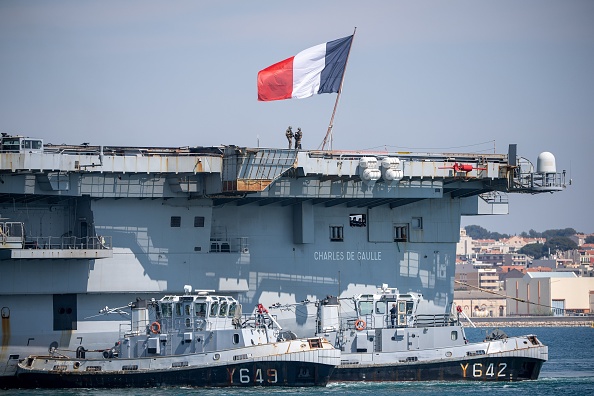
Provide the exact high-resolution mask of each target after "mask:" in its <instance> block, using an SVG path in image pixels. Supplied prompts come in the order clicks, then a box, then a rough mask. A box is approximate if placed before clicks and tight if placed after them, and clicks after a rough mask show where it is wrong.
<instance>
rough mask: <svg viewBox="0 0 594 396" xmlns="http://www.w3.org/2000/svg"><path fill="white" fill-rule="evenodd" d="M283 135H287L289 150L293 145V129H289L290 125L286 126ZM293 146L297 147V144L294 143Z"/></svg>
mask: <svg viewBox="0 0 594 396" xmlns="http://www.w3.org/2000/svg"><path fill="white" fill-rule="evenodd" d="M285 136H286V137H287V140H288V141H289V150H291V147H292V146H293V129H291V126H289V127H288V128H287V132H285ZM295 148H297V144H295Z"/></svg>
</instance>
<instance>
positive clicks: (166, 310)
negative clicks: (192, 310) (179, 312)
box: [161, 303, 172, 318]
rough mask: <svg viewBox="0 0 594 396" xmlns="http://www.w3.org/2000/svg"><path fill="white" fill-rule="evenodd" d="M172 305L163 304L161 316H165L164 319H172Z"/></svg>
mask: <svg viewBox="0 0 594 396" xmlns="http://www.w3.org/2000/svg"><path fill="white" fill-rule="evenodd" d="M171 312H172V310H171V303H162V304H161V315H163V317H164V318H170V317H171Z"/></svg>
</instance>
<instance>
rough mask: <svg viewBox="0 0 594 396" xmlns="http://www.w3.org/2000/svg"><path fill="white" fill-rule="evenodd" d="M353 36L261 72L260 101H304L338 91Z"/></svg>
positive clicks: (310, 50)
mask: <svg viewBox="0 0 594 396" xmlns="http://www.w3.org/2000/svg"><path fill="white" fill-rule="evenodd" d="M352 42H353V36H348V37H343V38H341V39H338V40H334V41H329V42H327V43H324V44H320V45H316V46H315V47H311V48H308V49H306V50H303V51H301V52H300V53H298V54H297V55H295V56H292V57H290V58H288V59H285V60H283V61H280V62H278V63H275V64H274V65H272V66H268V67H267V68H266V69H263V70H260V71H259V72H258V100H260V101H263V102H267V101H271V100H282V99H292V98H296V99H303V98H308V97H310V96H312V95H314V94H321V93H330V92H338V90H339V89H340V84H341V82H342V76H343V75H344V69H345V67H346V62H347V57H348V54H349V51H350V49H351V44H352Z"/></svg>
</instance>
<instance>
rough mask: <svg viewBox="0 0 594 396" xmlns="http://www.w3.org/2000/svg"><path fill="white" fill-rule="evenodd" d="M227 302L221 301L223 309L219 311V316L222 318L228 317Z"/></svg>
mask: <svg viewBox="0 0 594 396" xmlns="http://www.w3.org/2000/svg"><path fill="white" fill-rule="evenodd" d="M227 307H228V304H227V301H221V308H220V309H219V316H220V317H225V316H227Z"/></svg>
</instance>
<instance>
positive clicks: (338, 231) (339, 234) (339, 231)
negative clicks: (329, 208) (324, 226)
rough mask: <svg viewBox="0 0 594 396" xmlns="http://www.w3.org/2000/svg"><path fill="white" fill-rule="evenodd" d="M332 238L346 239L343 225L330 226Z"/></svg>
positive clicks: (335, 239) (336, 239)
mask: <svg viewBox="0 0 594 396" xmlns="http://www.w3.org/2000/svg"><path fill="white" fill-rule="evenodd" d="M330 240H331V241H333V242H342V241H343V240H344V233H343V226H330Z"/></svg>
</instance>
